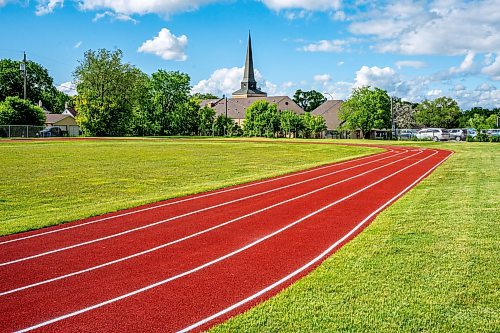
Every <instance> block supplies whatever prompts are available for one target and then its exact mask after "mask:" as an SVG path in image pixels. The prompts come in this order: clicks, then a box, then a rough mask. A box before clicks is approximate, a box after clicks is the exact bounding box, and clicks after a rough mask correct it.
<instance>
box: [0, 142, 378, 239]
mask: <svg viewBox="0 0 500 333" xmlns="http://www.w3.org/2000/svg"><path fill="white" fill-rule="evenodd" d="M379 151H381V150H380V149H371V148H368V149H367V148H362V147H345V146H335V145H315V144H299V143H290V142H288V143H286V144H285V143H280V142H279V141H276V142H233V141H221V140H218V141H217V140H169V139H150V140H99V141H90V140H85V141H84V140H75V141H50V140H46V141H24V142H14V141H10V142H7V141H3V142H0V235H6V234H11V233H15V232H20V231H24V230H30V229H36V228H41V227H44V226H49V225H54V224H59V223H62V222H66V221H72V220H76V219H81V218H85V217H90V216H94V215H99V214H103V213H106V212H112V211H116V210H119V209H123V208H129V207H134V206H137V205H140V204H145V203H150V202H155V201H159V200H162V199H168V198H172V197H178V196H182V195H186V194H192V193H197V192H202V191H207V190H211V189H217V188H221V187H225V186H228V185H234V184H238V183H243V182H247V181H251V180H256V179H262V178H267V177H271V176H276V175H280V174H284V173H288V172H291V171H296V170H300V169H305V168H309V167H312V166H317V165H321V164H326V163H331V162H336V161H341V160H346V159H350V158H353V157H358V156H363V155H367V154H373V153H376V152H379Z"/></svg>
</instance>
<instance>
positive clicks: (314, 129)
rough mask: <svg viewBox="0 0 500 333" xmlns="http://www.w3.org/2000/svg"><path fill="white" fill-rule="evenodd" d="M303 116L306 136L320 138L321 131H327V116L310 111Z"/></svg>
mask: <svg viewBox="0 0 500 333" xmlns="http://www.w3.org/2000/svg"><path fill="white" fill-rule="evenodd" d="M302 117H303V123H304V129H303V131H304V136H305V137H306V138H318V137H319V136H320V135H321V133H323V132H324V131H326V129H327V127H326V121H325V118H323V117H321V116H317V115H311V114H309V113H306V114H304V115H303V116H302Z"/></svg>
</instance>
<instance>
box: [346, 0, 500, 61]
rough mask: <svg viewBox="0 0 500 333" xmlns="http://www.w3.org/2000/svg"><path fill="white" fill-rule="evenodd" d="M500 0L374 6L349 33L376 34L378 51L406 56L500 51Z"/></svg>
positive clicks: (353, 25)
mask: <svg viewBox="0 0 500 333" xmlns="http://www.w3.org/2000/svg"><path fill="white" fill-rule="evenodd" d="M494 8H500V0H479V1H432V2H422V1H413V0H407V1H401V2H399V3H396V4H388V5H385V6H383V5H382V6H374V9H373V10H372V11H371V12H362V13H361V14H359V15H358V16H357V17H355V18H354V20H353V23H352V24H351V25H350V27H349V30H350V31H351V32H352V33H355V34H359V35H374V36H375V39H374V41H375V49H376V50H378V51H381V52H395V53H402V54H446V55H457V54H466V53H467V51H472V52H476V53H484V52H498V51H499V49H500V11H499V10H494Z"/></svg>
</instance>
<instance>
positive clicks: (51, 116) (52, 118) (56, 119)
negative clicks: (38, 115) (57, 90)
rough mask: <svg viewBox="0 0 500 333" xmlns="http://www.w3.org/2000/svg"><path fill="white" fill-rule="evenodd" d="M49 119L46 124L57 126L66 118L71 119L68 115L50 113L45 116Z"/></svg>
mask: <svg viewBox="0 0 500 333" xmlns="http://www.w3.org/2000/svg"><path fill="white" fill-rule="evenodd" d="M45 116H46V117H47V118H46V120H45V123H46V124H55V123H57V122H59V121H61V120H63V119H64V118H67V117H71V116H69V115H67V114H59V113H49V114H46V115H45Z"/></svg>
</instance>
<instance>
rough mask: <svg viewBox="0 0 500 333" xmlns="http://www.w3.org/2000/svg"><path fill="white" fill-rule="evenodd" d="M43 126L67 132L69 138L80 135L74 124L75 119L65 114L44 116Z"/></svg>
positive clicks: (78, 128) (76, 125) (77, 127)
mask: <svg viewBox="0 0 500 333" xmlns="http://www.w3.org/2000/svg"><path fill="white" fill-rule="evenodd" d="M45 126H46V127H59V128H60V129H62V130H63V131H67V132H68V134H69V136H78V135H80V127H79V126H78V124H77V123H76V121H75V118H74V117H72V116H70V115H67V114H58V113H48V114H46V120H45Z"/></svg>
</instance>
